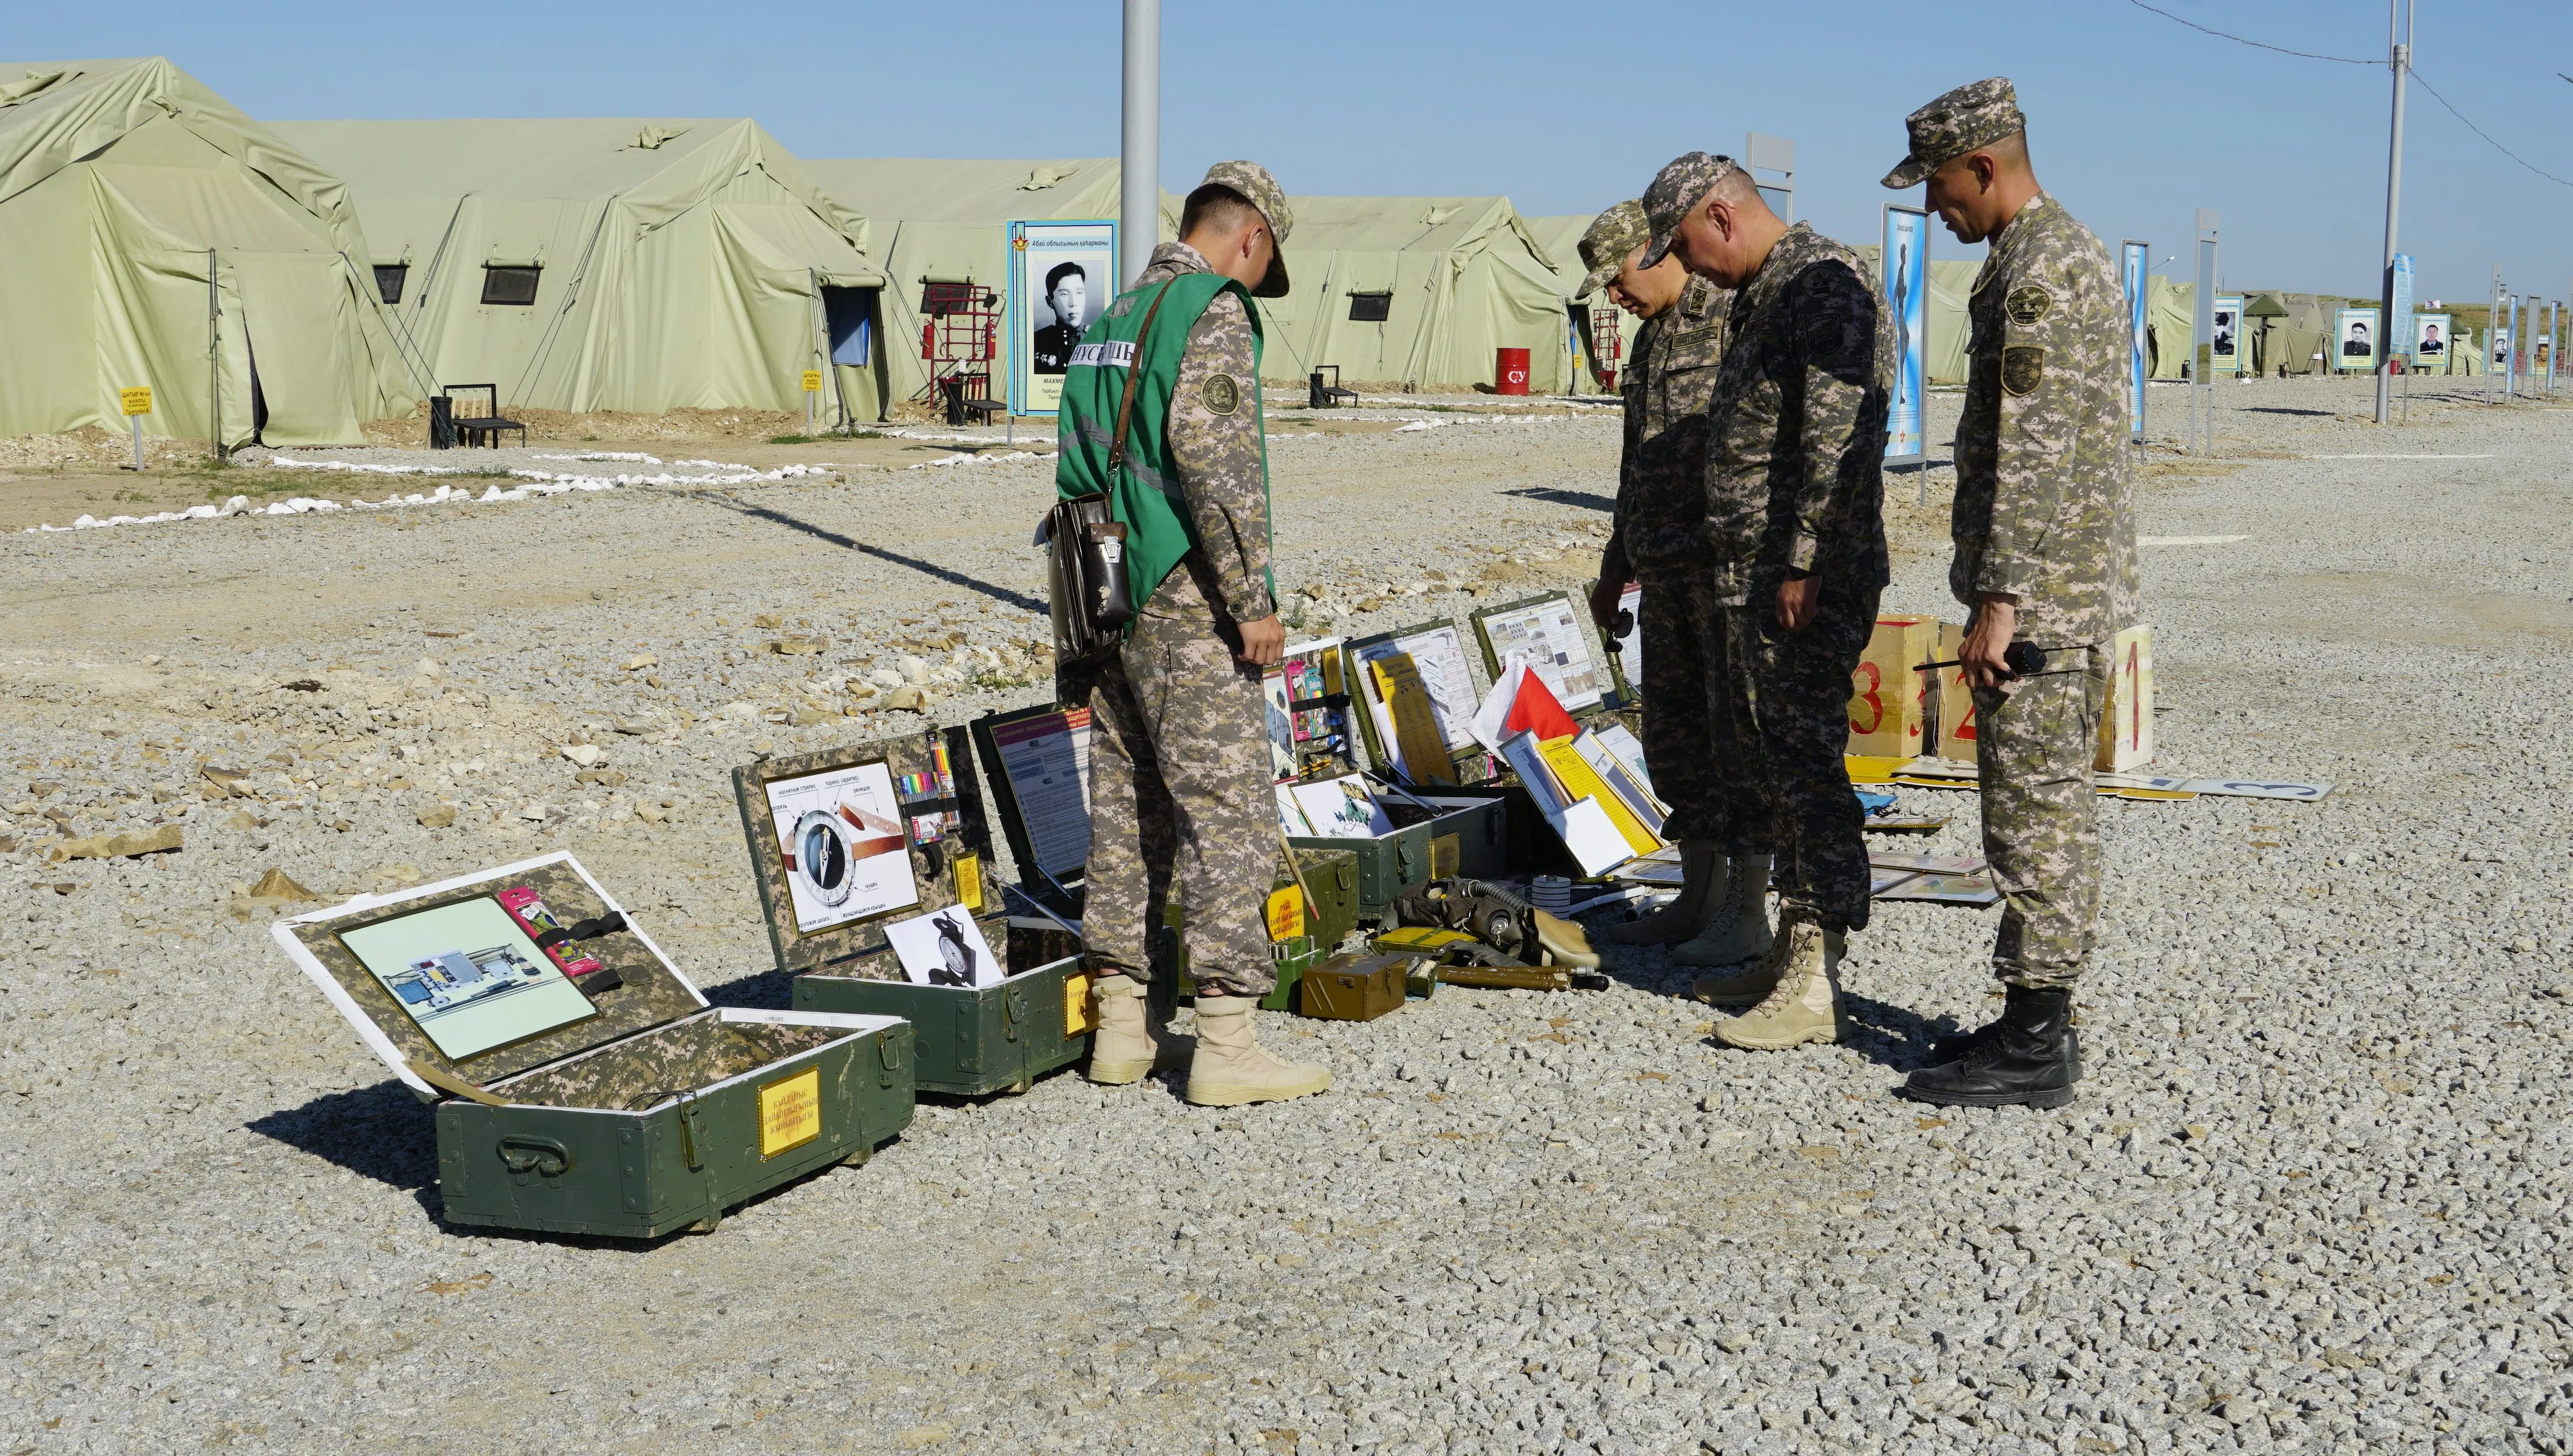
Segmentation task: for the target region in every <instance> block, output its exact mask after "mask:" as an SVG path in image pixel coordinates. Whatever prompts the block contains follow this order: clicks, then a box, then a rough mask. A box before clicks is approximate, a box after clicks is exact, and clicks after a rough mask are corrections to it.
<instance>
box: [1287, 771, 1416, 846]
mask: <svg viewBox="0 0 2573 1456" xmlns="http://www.w3.org/2000/svg"><path fill="white" fill-rule="evenodd" d="M1295 803H1296V806H1297V807H1299V808H1301V809H1302V810H1303V811H1304V822H1305V823H1307V824H1309V825H1311V826H1312V827H1313V834H1314V836H1315V837H1316V838H1320V839H1372V838H1374V837H1375V836H1376V835H1379V834H1391V833H1392V832H1393V821H1392V820H1391V819H1388V818H1386V817H1385V812H1384V811H1383V810H1382V809H1380V808H1378V807H1376V802H1375V796H1374V795H1373V794H1370V793H1368V792H1367V786H1366V781H1365V780H1364V779H1361V778H1359V777H1358V776H1357V775H1356V774H1344V775H1342V776H1341V777H1339V778H1336V779H1325V780H1323V781H1322V782H1321V783H1318V784H1297V785H1296V786H1295Z"/></svg>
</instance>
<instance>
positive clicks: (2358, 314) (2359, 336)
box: [2332, 309, 2377, 370]
mask: <svg viewBox="0 0 2573 1456" xmlns="http://www.w3.org/2000/svg"><path fill="white" fill-rule="evenodd" d="M2376 312H2377V311H2376V310H2374V309H2341V310H2337V311H2335V312H2334V313H2333V315H2332V367H2333V368H2336V369H2353V370H2357V369H2373V368H2375V367H2376V349H2377V324H2376Z"/></svg>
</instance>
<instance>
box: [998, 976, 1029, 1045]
mask: <svg viewBox="0 0 2573 1456" xmlns="http://www.w3.org/2000/svg"><path fill="white" fill-rule="evenodd" d="M1027 1016H1028V993H1027V989H1026V988H1025V987H1020V986H1013V987H1011V988H1010V990H1009V992H1008V994H1007V995H1005V996H1003V997H1002V998H1001V1023H1002V1025H1003V1026H1004V1027H1006V1028H1007V1029H1008V1035H1009V1039H1010V1040H1011V1041H1013V1042H1015V1041H1017V1040H1019V1023H1021V1022H1023V1021H1025V1020H1027Z"/></svg>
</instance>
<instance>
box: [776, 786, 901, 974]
mask: <svg viewBox="0 0 2573 1456" xmlns="http://www.w3.org/2000/svg"><path fill="white" fill-rule="evenodd" d="M764 790H765V792H766V793H767V795H768V812H769V817H770V818H771V819H772V820H773V821H774V822H775V824H776V826H777V843H778V847H779V848H780V850H781V851H783V853H784V854H785V857H786V893H787V896H788V898H789V899H790V900H792V901H793V903H794V910H795V932H796V934H798V935H807V936H809V935H813V934H815V933H817V932H820V931H826V930H830V929H833V928H834V927H837V926H844V925H853V924H855V923H857V922H858V921H862V920H872V919H874V918H875V917H877V916H880V915H883V914H885V913H887V912H889V911H895V910H900V909H902V908H904V907H905V906H910V905H917V904H919V903H920V886H919V885H918V884H917V883H916V882H915V881H914V880H913V879H912V876H911V855H910V853H909V849H910V846H909V843H908V841H907V840H906V839H905V838H904V835H903V828H902V805H901V802H900V801H899V800H897V799H896V798H895V797H894V788H893V770H892V769H891V768H890V767H888V766H887V765H886V763H885V761H884V760H883V759H874V760H871V761H869V762H866V763H857V764H848V765H844V766H842V767H839V768H827V769H823V770H821V771H819V772H817V773H809V774H801V775H798V776H797V777H794V778H791V779H772V780H770V781H769V782H768V783H767V784H766V785H765V786H764Z"/></svg>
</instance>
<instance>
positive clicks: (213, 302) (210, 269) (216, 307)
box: [206, 248, 232, 463]
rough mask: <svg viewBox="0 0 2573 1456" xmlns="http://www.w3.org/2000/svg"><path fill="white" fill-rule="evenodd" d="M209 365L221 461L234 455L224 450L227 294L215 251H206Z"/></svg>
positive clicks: (209, 395) (210, 398) (209, 394)
mask: <svg viewBox="0 0 2573 1456" xmlns="http://www.w3.org/2000/svg"><path fill="white" fill-rule="evenodd" d="M206 364H207V372H208V377H207V384H208V386H209V387H208V389H207V399H208V401H209V402H208V406H207V407H209V408H211V409H212V410H214V414H215V422H214V431H215V437H214V439H213V440H212V441H211V443H212V444H213V445H214V447H215V459H216V461H217V462H218V463H220V462H222V461H225V460H228V459H230V458H232V457H231V456H230V455H227V454H225V453H224V295H223V289H222V287H221V286H220V285H219V284H217V283H216V282H215V250H213V249H212V248H209V249H207V250H206Z"/></svg>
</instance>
